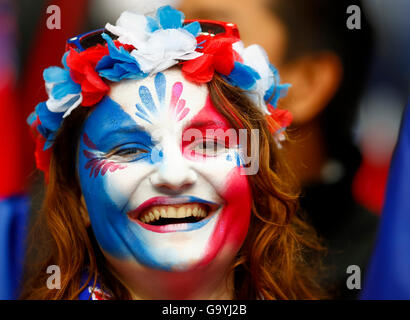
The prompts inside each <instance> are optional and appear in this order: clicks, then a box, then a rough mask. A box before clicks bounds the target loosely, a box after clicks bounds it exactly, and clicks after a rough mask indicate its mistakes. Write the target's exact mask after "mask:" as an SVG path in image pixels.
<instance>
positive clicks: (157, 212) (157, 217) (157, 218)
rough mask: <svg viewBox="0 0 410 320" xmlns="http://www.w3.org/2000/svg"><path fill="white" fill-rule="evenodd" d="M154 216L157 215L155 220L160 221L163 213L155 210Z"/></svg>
mask: <svg viewBox="0 0 410 320" xmlns="http://www.w3.org/2000/svg"><path fill="white" fill-rule="evenodd" d="M164 211H165V210H164ZM154 215H155V220H159V217H160V216H161V213H160V212H159V211H158V210H154Z"/></svg>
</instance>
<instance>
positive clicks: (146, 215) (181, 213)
mask: <svg viewBox="0 0 410 320" xmlns="http://www.w3.org/2000/svg"><path fill="white" fill-rule="evenodd" d="M209 212H210V208H209V206H207V205H203V204H199V203H189V204H180V205H166V206H164V205H162V206H153V207H151V208H149V209H147V210H144V212H142V213H141V214H140V215H139V216H138V218H137V219H138V220H139V221H141V222H143V223H146V224H150V225H154V226H164V225H168V224H176V223H195V222H198V221H201V220H202V219H205V218H206V217H207V216H208V214H209Z"/></svg>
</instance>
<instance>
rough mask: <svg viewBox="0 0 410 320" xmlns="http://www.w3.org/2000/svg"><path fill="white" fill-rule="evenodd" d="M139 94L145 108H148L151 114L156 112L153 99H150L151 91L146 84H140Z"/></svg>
mask: <svg viewBox="0 0 410 320" xmlns="http://www.w3.org/2000/svg"><path fill="white" fill-rule="evenodd" d="M139 94H140V98H141V101H142V103H143V104H144V106H145V108H146V109H147V110H149V112H150V113H151V114H156V113H157V111H158V110H157V107H156V106H155V103H154V100H153V99H152V96H151V92H150V91H149V89H148V88H147V87H146V86H141V87H140V89H139Z"/></svg>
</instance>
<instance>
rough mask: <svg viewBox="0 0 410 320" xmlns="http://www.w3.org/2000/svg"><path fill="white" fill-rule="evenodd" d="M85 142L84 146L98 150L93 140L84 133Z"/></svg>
mask: <svg viewBox="0 0 410 320" xmlns="http://www.w3.org/2000/svg"><path fill="white" fill-rule="evenodd" d="M83 141H84V144H85V145H86V146H87V147H88V148H90V149H94V150H95V149H97V146H96V145H95V144H94V143H93V142H92V141H91V139H90V138H89V137H88V135H87V134H86V133H84V135H83Z"/></svg>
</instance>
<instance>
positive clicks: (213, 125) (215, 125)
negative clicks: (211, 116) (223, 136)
mask: <svg viewBox="0 0 410 320" xmlns="http://www.w3.org/2000/svg"><path fill="white" fill-rule="evenodd" d="M194 128H195V129H204V128H206V129H229V128H230V127H229V126H227V124H226V123H224V122H223V121H220V120H216V121H215V120H205V121H202V120H200V121H194V122H192V123H189V124H188V126H187V127H185V128H184V131H185V130H188V129H194Z"/></svg>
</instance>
